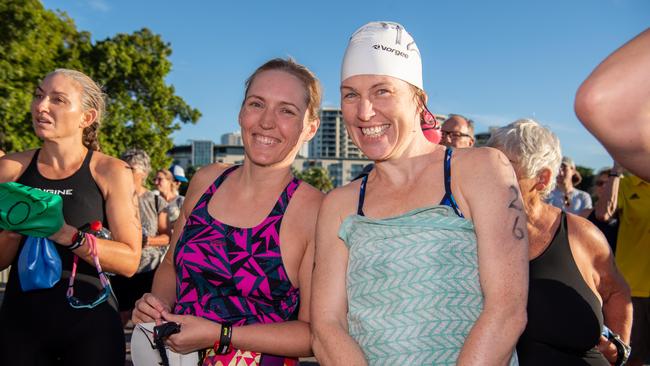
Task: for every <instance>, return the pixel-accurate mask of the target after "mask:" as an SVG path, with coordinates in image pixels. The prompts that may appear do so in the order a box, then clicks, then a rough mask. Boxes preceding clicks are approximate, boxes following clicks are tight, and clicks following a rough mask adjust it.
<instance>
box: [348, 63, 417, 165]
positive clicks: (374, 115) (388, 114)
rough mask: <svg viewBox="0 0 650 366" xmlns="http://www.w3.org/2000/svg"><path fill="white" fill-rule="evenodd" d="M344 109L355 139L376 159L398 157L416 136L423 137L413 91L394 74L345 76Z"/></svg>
mask: <svg viewBox="0 0 650 366" xmlns="http://www.w3.org/2000/svg"><path fill="white" fill-rule="evenodd" d="M341 110H342V112H343V119H344V120H345V125H346V128H347V130H348V134H349V135H350V137H351V138H352V141H353V142H354V143H355V145H357V146H358V147H359V148H360V149H361V151H363V153H364V154H365V155H366V156H367V157H368V158H370V159H372V160H375V161H380V160H387V159H390V158H393V157H398V156H400V155H401V154H403V153H404V151H406V150H407V149H408V148H409V146H410V145H412V144H411V143H412V142H413V139H414V138H417V137H423V136H422V131H421V128H420V116H419V112H420V110H419V108H418V104H417V103H416V101H415V98H414V95H413V91H412V89H411V87H410V85H409V84H408V83H406V82H404V81H402V80H399V79H397V78H394V77H390V76H380V75H357V76H352V77H350V78H348V79H346V80H344V81H343V82H342V84H341ZM422 140H423V141H424V139H422Z"/></svg>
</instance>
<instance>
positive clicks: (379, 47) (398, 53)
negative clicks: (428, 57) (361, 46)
mask: <svg viewBox="0 0 650 366" xmlns="http://www.w3.org/2000/svg"><path fill="white" fill-rule="evenodd" d="M372 48H374V49H376V50H379V49H381V50H382V51H386V52H390V53H393V54H395V56H402V57H404V58H409V55H408V54H406V53H404V52H402V51H400V50H396V49H394V48H392V47H388V46H384V45H383V44H376V45H373V46H372Z"/></svg>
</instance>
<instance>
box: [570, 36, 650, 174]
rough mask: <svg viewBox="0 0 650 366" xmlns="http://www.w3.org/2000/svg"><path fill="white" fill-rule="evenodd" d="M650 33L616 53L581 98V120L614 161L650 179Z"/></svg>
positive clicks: (577, 104)
mask: <svg viewBox="0 0 650 366" xmlns="http://www.w3.org/2000/svg"><path fill="white" fill-rule="evenodd" d="M648 65H650V29H647V30H646V31H644V32H642V33H641V34H639V35H638V36H637V37H636V38H634V39H632V40H631V41H629V42H628V43H627V44H625V45H624V46H623V47H621V48H619V49H618V50H616V52H614V53H612V54H611V55H610V56H609V57H607V59H605V61H603V62H602V63H601V64H600V65H598V67H597V68H596V69H595V70H594V71H593V72H592V73H591V75H589V77H588V78H587V80H585V81H584V82H583V83H582V85H581V86H580V88H579V89H578V93H577V95H576V101H575V110H576V114H577V115H578V118H579V119H580V121H581V122H582V124H584V126H585V127H586V128H587V130H589V132H591V133H592V134H593V135H594V136H595V137H596V138H597V139H598V140H599V141H600V142H601V143H602V144H603V145H604V146H605V148H606V149H607V151H609V152H610V154H612V156H613V157H614V159H615V160H616V161H618V162H620V163H621V164H622V165H623V166H625V167H626V168H627V169H629V170H630V171H631V172H633V173H634V174H636V175H638V176H639V177H641V178H642V179H644V180H646V181H650V164H648V161H650V67H648Z"/></svg>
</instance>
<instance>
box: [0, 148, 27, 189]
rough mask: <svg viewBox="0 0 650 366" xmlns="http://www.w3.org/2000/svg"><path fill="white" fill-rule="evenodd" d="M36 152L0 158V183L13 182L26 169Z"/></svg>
mask: <svg viewBox="0 0 650 366" xmlns="http://www.w3.org/2000/svg"><path fill="white" fill-rule="evenodd" d="M35 152H36V150H35V149H34V150H26V151H21V152H17V153H11V154H7V155H5V156H3V157H1V158H0V182H14V181H16V180H17V179H18V178H19V177H20V175H21V174H23V172H25V170H26V169H27V166H28V165H29V162H30V161H31V160H32V158H33V157H34V153H35Z"/></svg>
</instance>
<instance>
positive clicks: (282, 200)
mask: <svg viewBox="0 0 650 366" xmlns="http://www.w3.org/2000/svg"><path fill="white" fill-rule="evenodd" d="M320 95H321V91H320V84H319V82H318V80H317V79H316V77H315V76H314V75H313V74H312V73H311V72H310V71H309V70H308V69H307V68H305V67H304V66H301V65H299V64H297V63H295V62H294V61H292V60H283V59H274V60H271V61H269V62H267V63H265V64H264V65H262V66H260V67H259V68H258V69H257V70H256V71H255V73H253V75H252V76H251V77H250V78H249V79H248V80H247V82H246V93H245V98H244V101H243V103H242V106H241V110H240V112H239V124H240V126H241V132H242V138H243V141H244V150H245V158H244V162H243V164H242V165H241V166H239V165H235V166H226V165H223V164H212V165H208V166H205V167H203V168H201V169H200V170H199V171H198V172H197V173H196V174H195V175H194V177H193V178H192V181H191V182H190V186H189V189H188V191H187V196H186V199H185V203H184V205H183V208H182V210H181V216H180V217H179V219H178V221H177V222H176V228H175V230H174V234H173V236H172V243H176V244H175V246H174V247H173V248H174V250H170V251H169V252H168V255H167V256H166V257H165V260H164V261H163V263H162V264H161V265H160V267H159V269H158V271H157V273H156V277H155V280H154V284H153V288H152V291H151V293H150V294H145V295H144V296H143V297H142V298H141V299H140V300H139V301H138V302H137V303H136V309H135V311H134V312H133V321H134V322H135V323H141V322H153V321H155V322H161V321H173V322H176V323H179V324H180V325H181V332H180V333H177V334H174V335H172V336H170V337H169V338H168V339H167V344H168V345H169V346H170V347H171V348H172V349H173V350H174V351H176V352H179V353H188V352H191V351H196V350H205V349H208V352H207V354H206V356H205V357H204V359H203V365H204V366H208V365H210V366H212V365H237V366H239V365H247V366H248V365H297V364H298V359H297V358H298V357H301V356H309V355H311V354H312V351H311V347H310V330H309V298H310V282H311V271H312V268H313V257H314V228H315V224H316V216H317V214H318V208H319V206H320V203H321V200H322V197H323V194H322V193H321V192H320V191H318V190H316V189H315V188H313V187H311V186H310V185H308V184H306V183H304V182H301V181H299V180H298V179H296V178H294V177H293V175H292V174H291V170H290V166H291V164H292V163H293V161H294V159H295V157H296V154H297V153H298V150H299V149H300V147H301V146H302V144H303V143H304V142H306V141H308V140H309V139H311V138H312V137H313V136H314V134H315V133H316V130H317V129H318V125H319V123H320V120H319V118H318V108H319V106H320ZM169 253H171V254H169ZM229 329H231V330H232V331H231V332H228V330H229ZM224 332H225V333H229V334H228V335H229V336H230V337H225V338H224V336H222V333H224ZM228 338H230V342H228ZM224 343H228V344H224Z"/></svg>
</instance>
